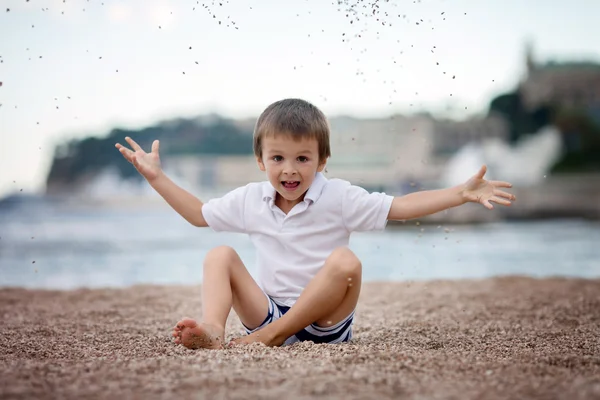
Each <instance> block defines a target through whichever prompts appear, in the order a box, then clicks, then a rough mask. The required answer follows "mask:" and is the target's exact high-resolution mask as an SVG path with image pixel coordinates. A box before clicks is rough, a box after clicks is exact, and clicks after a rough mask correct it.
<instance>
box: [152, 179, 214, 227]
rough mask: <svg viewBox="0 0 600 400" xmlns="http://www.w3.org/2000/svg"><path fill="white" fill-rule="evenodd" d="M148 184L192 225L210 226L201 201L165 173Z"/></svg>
mask: <svg viewBox="0 0 600 400" xmlns="http://www.w3.org/2000/svg"><path fill="white" fill-rule="evenodd" d="M148 183H150V186H152V187H153V188H154V190H156V191H157V192H158V194H160V195H161V196H162V198H163V199H165V201H166V202H167V203H169V205H170V206H171V207H173V209H174V210H175V211H177V212H178V213H179V215H181V216H182V217H183V218H185V220H186V221H188V222H189V223H190V224H192V225H194V226H198V227H206V226H208V224H207V223H206V220H205V219H204V216H203V215H202V206H203V203H202V202H201V201H200V199H198V198H197V197H196V196H194V195H192V194H191V193H189V192H188V191H186V190H185V189H183V188H181V187H179V186H177V184H175V183H174V182H173V181H172V180H171V179H169V177H168V176H167V175H165V174H164V173H163V172H161V173H160V174H159V175H158V177H156V178H155V179H153V180H151V181H150V180H149V181H148Z"/></svg>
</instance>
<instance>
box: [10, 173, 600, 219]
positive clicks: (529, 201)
mask: <svg viewBox="0 0 600 400" xmlns="http://www.w3.org/2000/svg"><path fill="white" fill-rule="evenodd" d="M140 185H142V186H143V185H145V182H141V184H140ZM436 188H437V187H431V188H430V187H425V188H423V189H424V190H426V189H436ZM231 189H233V188H221V189H212V190H210V189H209V190H203V189H197V190H196V189H194V190H191V192H192V193H194V194H196V195H198V196H199V197H200V198H201V199H204V200H205V201H206V200H208V199H211V198H214V197H218V196H221V195H223V194H224V193H226V192H228V191H229V190H231ZM509 191H510V192H512V193H513V194H515V196H516V197H517V199H516V201H515V202H514V203H513V205H512V206H510V207H505V206H499V205H495V207H494V210H488V209H486V208H484V207H482V206H481V205H479V204H465V205H463V206H460V207H456V208H453V209H450V210H446V211H443V212H440V213H437V214H434V215H430V216H427V217H424V218H419V219H418V220H415V221H418V222H419V223H422V224H449V223H452V224H477V223H490V222H502V221H528V220H548V219H571V218H573V219H586V220H594V221H596V220H600V174H598V173H593V174H591V173H588V174H582V173H573V174H560V175H553V176H548V177H547V178H544V180H543V181H542V182H541V183H539V184H535V185H529V186H516V187H513V188H511V189H509ZM139 192H140V191H139V190H134V191H132V193H133V194H131V195H111V196H106V197H101V196H86V195H64V196H61V195H57V194H53V195H42V196H38V195H23V194H16V195H12V196H8V197H6V198H4V199H1V200H0V212H10V210H21V211H27V210H31V207H39V206H43V207H52V208H54V209H60V210H61V211H73V212H81V211H91V210H119V209H121V210H134V209H139V210H152V209H162V208H168V207H169V206H168V205H167V204H166V203H165V201H164V200H163V199H162V198H161V197H160V196H159V195H158V194H156V193H154V192H151V191H146V190H144V193H142V194H140V193H139ZM386 192H387V193H388V194H391V195H395V196H400V195H404V194H407V193H398V192H395V191H394V190H386ZM136 193H137V194H136ZM405 224H409V222H408V221H406V222H402V221H391V222H390V224H389V226H390V227H401V226H403V225H405ZM410 225H411V226H412V225H413V221H410Z"/></svg>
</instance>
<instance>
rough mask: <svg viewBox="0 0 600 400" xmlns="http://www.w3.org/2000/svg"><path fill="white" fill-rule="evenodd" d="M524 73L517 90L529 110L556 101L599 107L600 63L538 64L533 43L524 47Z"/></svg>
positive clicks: (582, 106)
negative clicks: (525, 71)
mask: <svg viewBox="0 0 600 400" xmlns="http://www.w3.org/2000/svg"><path fill="white" fill-rule="evenodd" d="M525 58H526V60H525V61H526V65H527V74H526V76H525V77H524V79H523V81H522V82H521V84H520V86H519V91H520V93H521V97H522V99H523V102H524V106H525V107H526V109H528V110H534V109H536V108H538V107H539V106H541V105H549V104H557V105H561V106H566V107H577V108H581V109H584V110H590V111H592V110H600V64H598V63H594V62H585V61H583V62H562V63H560V62H548V63H545V64H541V63H537V62H536V61H535V59H534V54H533V46H532V45H531V44H528V45H527V47H526V55H525Z"/></svg>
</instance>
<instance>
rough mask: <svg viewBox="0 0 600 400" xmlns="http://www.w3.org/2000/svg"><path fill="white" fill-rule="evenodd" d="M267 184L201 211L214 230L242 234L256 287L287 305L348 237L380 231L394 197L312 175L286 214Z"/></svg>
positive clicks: (249, 187) (256, 184)
mask: <svg viewBox="0 0 600 400" xmlns="http://www.w3.org/2000/svg"><path fill="white" fill-rule="evenodd" d="M275 194H276V192H275V188H273V186H272V185H271V183H270V182H268V181H265V182H254V183H249V184H248V185H246V186H242V187H239V188H237V189H234V190H232V191H231V192H229V193H227V194H225V195H224V196H223V197H220V198H216V199H212V200H210V201H208V202H206V203H205V204H204V206H203V207H202V214H203V216H204V219H205V220H206V222H207V223H208V226H210V227H211V228H212V229H213V230H214V231H217V232H219V231H228V232H238V233H246V234H248V235H249V237H250V240H251V241H252V242H253V244H254V246H255V247H256V251H257V264H258V265H257V269H258V276H257V283H258V285H259V286H260V287H261V288H262V290H263V291H264V292H265V293H266V294H267V295H268V296H270V297H272V298H273V299H274V300H275V301H276V302H278V303H280V304H284V305H287V306H292V305H293V304H294V303H295V301H296V299H297V298H298V297H299V296H300V293H302V290H303V289H304V288H305V287H306V285H307V284H308V282H310V280H311V279H312V278H313V277H314V276H315V275H316V273H317V272H318V271H319V269H321V267H322V266H323V264H324V263H325V260H326V259H327V257H328V256H329V255H330V254H331V253H332V252H333V250H334V249H335V248H337V247H341V246H348V242H349V240H350V234H351V233H352V232H359V231H363V232H364V231H375V230H383V229H384V228H385V226H386V224H387V216H388V213H389V210H390V207H391V204H392V200H393V198H394V197H393V196H389V195H386V194H385V193H369V192H367V191H366V190H365V189H363V188H361V187H359V186H354V185H352V184H350V183H349V182H348V181H345V180H341V179H327V178H326V177H325V176H324V175H323V174H322V173H317V175H316V177H315V180H314V181H313V184H312V185H311V187H310V188H309V189H308V191H307V192H306V195H305V196H304V201H302V202H300V203H298V204H297V205H296V206H294V208H293V209H292V210H291V211H290V212H289V213H288V214H287V215H286V214H284V212H283V211H281V209H279V207H277V206H276V205H275Z"/></svg>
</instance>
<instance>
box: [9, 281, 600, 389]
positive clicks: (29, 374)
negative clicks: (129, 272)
mask: <svg viewBox="0 0 600 400" xmlns="http://www.w3.org/2000/svg"><path fill="white" fill-rule="evenodd" d="M199 291H200V288H199V287H179V286H167V287H165V286H137V287H133V288H127V289H102V290H76V291H40V290H25V289H2V290H0V314H1V318H2V325H1V328H0V398H2V399H25V398H27V399H30V398H34V399H57V398H61V399H83V398H94V399H114V398H118V399H120V398H123V399H125V398H128V399H129V398H144V399H153V398H178V399H187V398H194V399H201V398H207V399H230V398H231V399H311V398H327V399H388V398H406V399H424V398H434V399H482V398H485V399H526V398H536V399H537V398H548V399H568V400H576V399H592V398H596V399H598V398H600V335H599V334H600V280H569V279H558V278H557V279H544V280H536V279H529V278H521V277H509V278H497V279H489V280H483V281H448V282H447V281H436V282H426V283H425V282H420V283H368V284H365V285H364V287H363V292H362V294H361V300H360V303H359V307H358V309H357V313H356V324H355V339H354V340H353V342H352V343H350V344H342V345H315V344H312V343H301V344H296V345H293V346H289V347H283V348H267V347H265V346H262V345H252V346H249V347H243V348H238V349H227V350H218V351H208V350H196V351H194V350H187V349H185V348H183V347H181V346H178V345H175V344H174V343H173V342H172V338H171V336H170V332H171V327H172V326H173V325H174V324H175V322H176V321H177V320H179V319H180V317H182V316H191V317H199V315H198V314H199V310H200V296H199ZM240 330H241V326H240V324H239V322H238V321H237V318H236V317H235V315H234V314H233V313H232V315H231V318H230V323H229V326H228V337H229V338H232V337H234V336H236V335H237V334H238V333H239V332H240Z"/></svg>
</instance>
